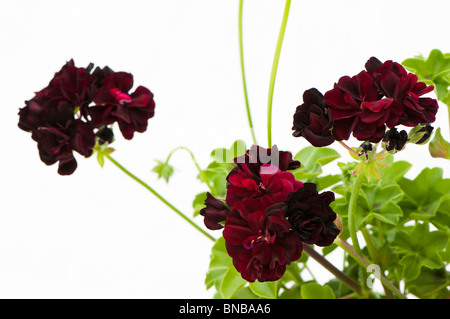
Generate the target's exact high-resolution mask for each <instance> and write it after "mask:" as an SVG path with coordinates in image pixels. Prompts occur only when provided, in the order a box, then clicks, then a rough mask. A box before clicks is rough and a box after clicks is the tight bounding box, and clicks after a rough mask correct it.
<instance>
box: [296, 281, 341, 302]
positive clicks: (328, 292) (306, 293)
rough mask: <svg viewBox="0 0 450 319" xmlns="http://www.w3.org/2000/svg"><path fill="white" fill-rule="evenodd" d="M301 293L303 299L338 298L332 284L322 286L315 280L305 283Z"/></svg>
mask: <svg viewBox="0 0 450 319" xmlns="http://www.w3.org/2000/svg"><path fill="white" fill-rule="evenodd" d="M300 295H301V297H302V298H303V299H336V296H335V295H334V293H333V289H331V287H330V286H328V285H324V286H321V285H319V284H318V283H315V282H311V283H307V284H303V285H302V287H301V291H300Z"/></svg>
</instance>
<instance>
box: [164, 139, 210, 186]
mask: <svg viewBox="0 0 450 319" xmlns="http://www.w3.org/2000/svg"><path fill="white" fill-rule="evenodd" d="M178 150H185V151H186V152H188V153H189V155H191V158H192V161H193V162H194V165H195V167H196V168H197V170H198V172H199V174H200V176H201V177H202V179H203V181H204V182H205V184H206V185H207V186H208V188H209V190H210V191H211V192H212V193H214V194H216V193H217V192H216V190H215V189H214V187H212V186H211V184H209V180H208V178H207V176H206V175H205V172H203V170H202V169H201V168H200V166H199V165H198V163H197V161H196V160H195V157H194V153H192V151H191V150H190V149H188V148H187V147H184V146H178V147H176V148H174V149H173V150H172V151H171V152H170V153H169V156H167V159H166V164H168V163H169V160H170V158H171V157H172V154H173V153H175V152H176V151H178Z"/></svg>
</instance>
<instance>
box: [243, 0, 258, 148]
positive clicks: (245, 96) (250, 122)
mask: <svg viewBox="0 0 450 319" xmlns="http://www.w3.org/2000/svg"><path fill="white" fill-rule="evenodd" d="M243 9H244V0H240V1H239V56H240V60H241V73H242V85H243V89H244V98H245V109H246V111H247V119H248V125H249V127H250V132H251V133H252V140H253V144H255V145H256V144H257V143H256V136H255V130H254V129H253V121H252V115H251V113H250V104H249V102H248V93H247V82H246V80H245V67H244V40H243V32H242V16H243V11H244V10H243Z"/></svg>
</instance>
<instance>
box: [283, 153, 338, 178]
mask: <svg viewBox="0 0 450 319" xmlns="http://www.w3.org/2000/svg"><path fill="white" fill-rule="evenodd" d="M339 157H340V155H339V153H338V152H336V151H335V150H334V149H331V148H327V147H320V148H317V147H314V146H308V147H305V148H304V149H302V150H301V151H300V152H298V153H297V154H296V155H295V156H294V159H296V160H298V161H300V163H301V167H300V168H299V169H296V170H294V171H292V173H293V174H294V176H295V177H296V179H297V180H304V179H308V178H311V177H316V176H319V175H320V174H321V173H322V166H324V165H326V164H328V163H330V162H332V161H334V160H336V159H338V158H339Z"/></svg>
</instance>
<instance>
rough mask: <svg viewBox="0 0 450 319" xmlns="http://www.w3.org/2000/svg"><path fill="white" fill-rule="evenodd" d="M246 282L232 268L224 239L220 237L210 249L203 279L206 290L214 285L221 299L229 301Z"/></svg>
mask: <svg viewBox="0 0 450 319" xmlns="http://www.w3.org/2000/svg"><path fill="white" fill-rule="evenodd" d="M246 282H247V281H246V280H244V279H243V278H242V277H241V275H240V274H239V273H238V272H237V270H236V269H235V268H234V266H233V262H232V259H231V257H230V256H229V255H228V253H227V250H226V248H225V239H224V238H223V237H220V238H219V239H218V240H217V241H216V243H215V244H214V246H213V247H212V249H211V261H210V263H209V268H208V272H207V273H206V278H205V284H206V288H207V289H209V288H211V287H212V286H213V285H214V286H215V287H216V290H217V292H219V293H220V295H221V296H222V297H223V298H225V299H229V298H231V297H232V296H233V295H234V294H235V293H236V292H237V291H238V290H239V289H240V288H241V287H242V286H244V285H245V284H246Z"/></svg>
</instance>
